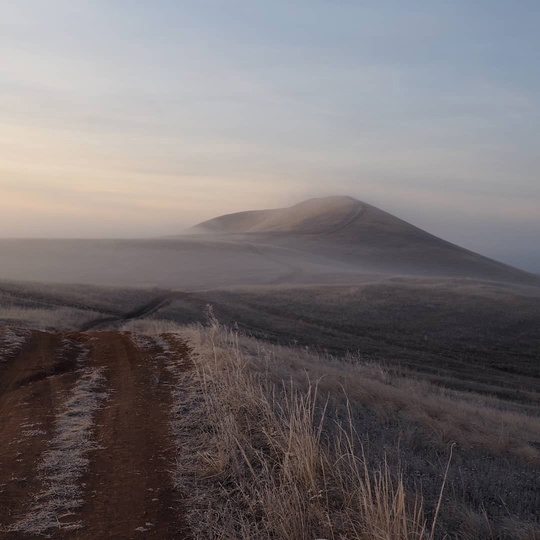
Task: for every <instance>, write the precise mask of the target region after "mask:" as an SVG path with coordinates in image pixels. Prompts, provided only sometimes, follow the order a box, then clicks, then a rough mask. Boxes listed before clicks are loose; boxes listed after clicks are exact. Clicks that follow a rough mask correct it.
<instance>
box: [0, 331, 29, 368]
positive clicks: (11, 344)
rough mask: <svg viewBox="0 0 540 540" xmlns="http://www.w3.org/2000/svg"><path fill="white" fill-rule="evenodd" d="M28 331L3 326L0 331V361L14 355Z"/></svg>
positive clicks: (23, 342) (25, 338)
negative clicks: (2, 329) (0, 331)
mask: <svg viewBox="0 0 540 540" xmlns="http://www.w3.org/2000/svg"><path fill="white" fill-rule="evenodd" d="M29 336H30V332H29V331H28V330H23V329H21V328H4V331H3V332H2V333H0V362H3V361H5V360H7V359H8V358H10V357H12V356H15V355H16V354H17V353H18V352H19V351H20V350H21V349H22V347H23V345H24V344H25V343H26V340H27V339H28V338H29Z"/></svg>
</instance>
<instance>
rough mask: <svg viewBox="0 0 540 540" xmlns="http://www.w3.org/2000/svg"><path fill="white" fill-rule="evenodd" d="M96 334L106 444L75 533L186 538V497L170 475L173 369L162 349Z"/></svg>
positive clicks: (88, 538)
mask: <svg viewBox="0 0 540 540" xmlns="http://www.w3.org/2000/svg"><path fill="white" fill-rule="evenodd" d="M90 336H91V339H92V348H93V350H92V359H93V365H94V366H97V367H99V366H102V367H103V368H105V371H104V373H105V377H106V379H107V383H108V384H107V385H108V387H109V388H110V390H111V399H110V402H109V403H108V406H107V407H106V408H104V409H102V410H101V411H100V412H99V413H98V416H97V426H98V427H97V434H96V439H97V442H98V444H99V446H100V448H101V449H100V450H98V451H96V452H95V453H94V454H93V456H92V461H91V463H90V467H89V470H88V474H87V476H86V477H85V479H84V482H85V484H86V497H85V503H84V506H83V507H82V509H81V515H80V519H81V521H82V523H83V525H84V528H83V529H81V530H80V531H75V532H74V533H72V534H71V535H69V538H70V539H76V540H95V539H96V538H100V539H101V538H103V539H105V538H114V539H118V540H121V539H132V538H142V539H144V540H146V539H152V538H155V539H160V540H168V539H175V540H182V539H185V538H187V532H186V531H187V527H186V525H185V523H184V520H183V519H182V515H183V513H182V505H181V502H180V501H181V498H182V497H181V494H179V493H178V492H177V491H176V490H175V487H174V485H173V481H172V477H171V474H170V470H171V469H172V468H173V463H174V460H175V447H174V445H173V442H172V440H171V435H170V427H169V415H170V411H171V408H172V387H173V380H172V375H171V373H170V372H169V371H167V369H166V366H165V363H164V362H163V361H160V360H159V359H156V358H155V357H156V356H159V354H160V351H159V348H157V347H156V348H154V349H152V350H149V351H146V352H144V351H141V350H139V349H138V348H137V346H136V345H135V344H134V342H133V341H132V340H131V339H130V336H129V335H128V334H125V333H118V332H99V333H96V334H91V335H90Z"/></svg>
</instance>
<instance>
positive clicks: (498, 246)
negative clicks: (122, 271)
mask: <svg viewBox="0 0 540 540" xmlns="http://www.w3.org/2000/svg"><path fill="white" fill-rule="evenodd" d="M538 23H540V5H538V4H537V3H536V2H532V1H526V2H523V3H520V5H519V6H511V5H509V4H507V3H503V2H487V1H483V2H478V3H476V4H475V5H474V6H473V5H470V3H468V2H464V1H460V2H455V3H452V4H451V5H450V4H447V3H444V4H437V5H435V4H433V3H430V2H425V1H414V2H410V3H407V5H404V4H402V3H399V2H390V1H383V2H378V3H376V4H372V5H368V4H360V3H354V2H349V1H339V2H326V1H322V0H320V1H319V0H310V1H309V2H308V1H300V2H296V3H294V5H292V4H291V3H290V2H285V1H282V0H280V1H276V2H272V3H266V2H264V3H263V2H244V1H233V2H221V1H217V0H216V1H203V2H201V1H197V2H195V1H191V0H190V1H185V2H181V3H175V2H170V1H166V0H162V1H159V2H155V3H152V4H147V3H143V2H126V1H121V2H117V3H115V4H114V5H111V4H110V3H108V2H102V1H98V2H87V1H76V2H67V1H66V0H61V1H59V2H55V3H54V5H49V4H47V3H44V2H38V1H24V0H23V1H21V2H18V3H17V4H16V5H3V6H2V7H0V28H1V30H2V32H1V34H0V44H1V60H2V70H1V72H0V83H1V84H0V111H1V113H2V118H3V122H2V126H0V142H1V144H2V152H1V153H0V188H1V193H2V197H1V198H0V237H2V238H28V237H40V238H44V237H48V238H50V237H69V238H78V237H80V238H120V237H122V238H137V237H146V238H148V237H154V236H167V235H174V234H178V233H180V232H181V231H182V230H183V229H184V228H186V227H188V226H190V225H194V224H196V223H198V222H200V221H203V220H205V219H209V218H212V217H215V216H217V215H220V214H225V213H232V212H237V211H242V210H251V209H261V208H273V207H281V206H287V205H291V204H294V203H297V202H300V201H302V200H305V199H308V198H311V197H318V196H327V195H350V196H353V197H355V198H358V199H360V200H363V201H366V202H368V203H370V204H373V205H375V206H377V207H379V208H381V209H383V210H385V211H387V212H390V213H392V214H394V215H396V216H398V217H400V218H402V219H404V220H406V221H409V222H410V223H413V224H414V225H416V226H418V227H421V228H423V229H425V230H427V231H428V232H430V233H432V234H435V235H437V236H440V237H441V238H444V239H446V240H449V241H451V242H454V243H456V244H459V245H461V246H463V247H466V248H468V249H471V250H473V251H477V252H479V253H481V254H484V255H487V256H489V257H492V258H495V259H498V260H501V261H503V262H507V263H509V264H513V265H515V266H518V267H520V268H523V269H525V270H529V271H533V272H540V248H539V246H538V244H539V242H538V237H539V236H540V181H539V179H538V173H539V171H540V157H539V156H538V151H537V149H538V143H539V142H540V140H539V139H540V123H539V122H538V119H539V116H540V99H539V95H540V94H539V91H540V76H539V75H538V73H537V70H536V69H535V66H536V63H537V61H536V56H537V53H536V51H537V50H538V47H539V45H540V37H539V36H538V33H537V27H538Z"/></svg>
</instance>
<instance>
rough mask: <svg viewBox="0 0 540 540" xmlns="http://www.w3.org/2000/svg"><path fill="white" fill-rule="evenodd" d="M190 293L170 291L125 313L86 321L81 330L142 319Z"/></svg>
mask: <svg viewBox="0 0 540 540" xmlns="http://www.w3.org/2000/svg"><path fill="white" fill-rule="evenodd" d="M189 295H190V293H187V292H178V291H173V292H168V293H166V294H163V295H161V296H158V297H157V298H154V299H153V300H151V301H150V302H148V303H146V304H143V305H142V306H140V307H138V308H136V309H134V310H132V311H129V312H128V313H125V314H124V315H118V316H112V317H100V318H99V319H94V320H92V321H87V322H85V323H84V324H83V325H82V326H81V328H80V331H81V332H88V331H89V330H95V329H96V328H99V327H100V326H103V325H104V324H109V323H114V322H125V321H130V320H132V319H140V318H141V317H148V315H152V314H153V313H155V312H156V311H159V310H160V309H162V308H164V307H166V306H168V305H169V304H170V303H171V302H173V301H174V300H183V299H184V298H187V297H188V296H189Z"/></svg>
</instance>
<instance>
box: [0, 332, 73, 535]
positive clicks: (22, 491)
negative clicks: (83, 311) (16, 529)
mask: <svg viewBox="0 0 540 540" xmlns="http://www.w3.org/2000/svg"><path fill="white" fill-rule="evenodd" d="M79 354H80V349H79V348H78V346H77V344H76V343H75V342H74V341H73V340H72V339H71V337H69V336H65V335H61V334H50V333H46V332H33V333H32V334H31V335H30V337H29V340H28V342H27V343H26V344H25V345H24V346H23V347H22V349H21V350H20V352H19V354H18V355H17V356H16V357H13V358H11V360H10V361H9V362H8V363H7V369H5V370H4V371H3V372H2V376H1V377H0V441H1V444H0V537H3V536H2V532H1V531H2V530H4V532H5V533H6V536H5V537H6V538H19V537H20V535H19V534H18V533H8V532H7V531H8V530H9V528H10V527H11V526H12V525H13V524H14V523H15V522H16V521H18V520H19V519H21V518H22V517H23V516H24V515H25V514H26V513H27V512H28V510H29V508H30V505H31V502H32V494H33V493H36V492H38V491H40V490H41V489H42V487H43V486H42V482H41V479H40V475H39V471H38V464H39V461H40V458H41V456H42V455H43V453H44V452H45V450H46V449H47V445H48V444H49V442H50V440H51V439H52V436H53V425H54V420H55V417H56V414H57V413H58V411H59V409H60V407H61V402H62V401H63V400H62V396H63V395H65V394H66V393H68V392H69V391H70V390H71V389H72V388H73V386H74V385H75V383H76V380H77V375H76V374H75V372H74V370H71V369H67V370H64V371H63V372H62V373H59V372H55V366H57V365H58V364H59V363H67V364H68V365H73V366H75V364H76V358H77V356H78V355H79ZM37 374H39V376H38V377H36V378H34V377H35V375H37ZM42 375H45V376H42Z"/></svg>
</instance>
